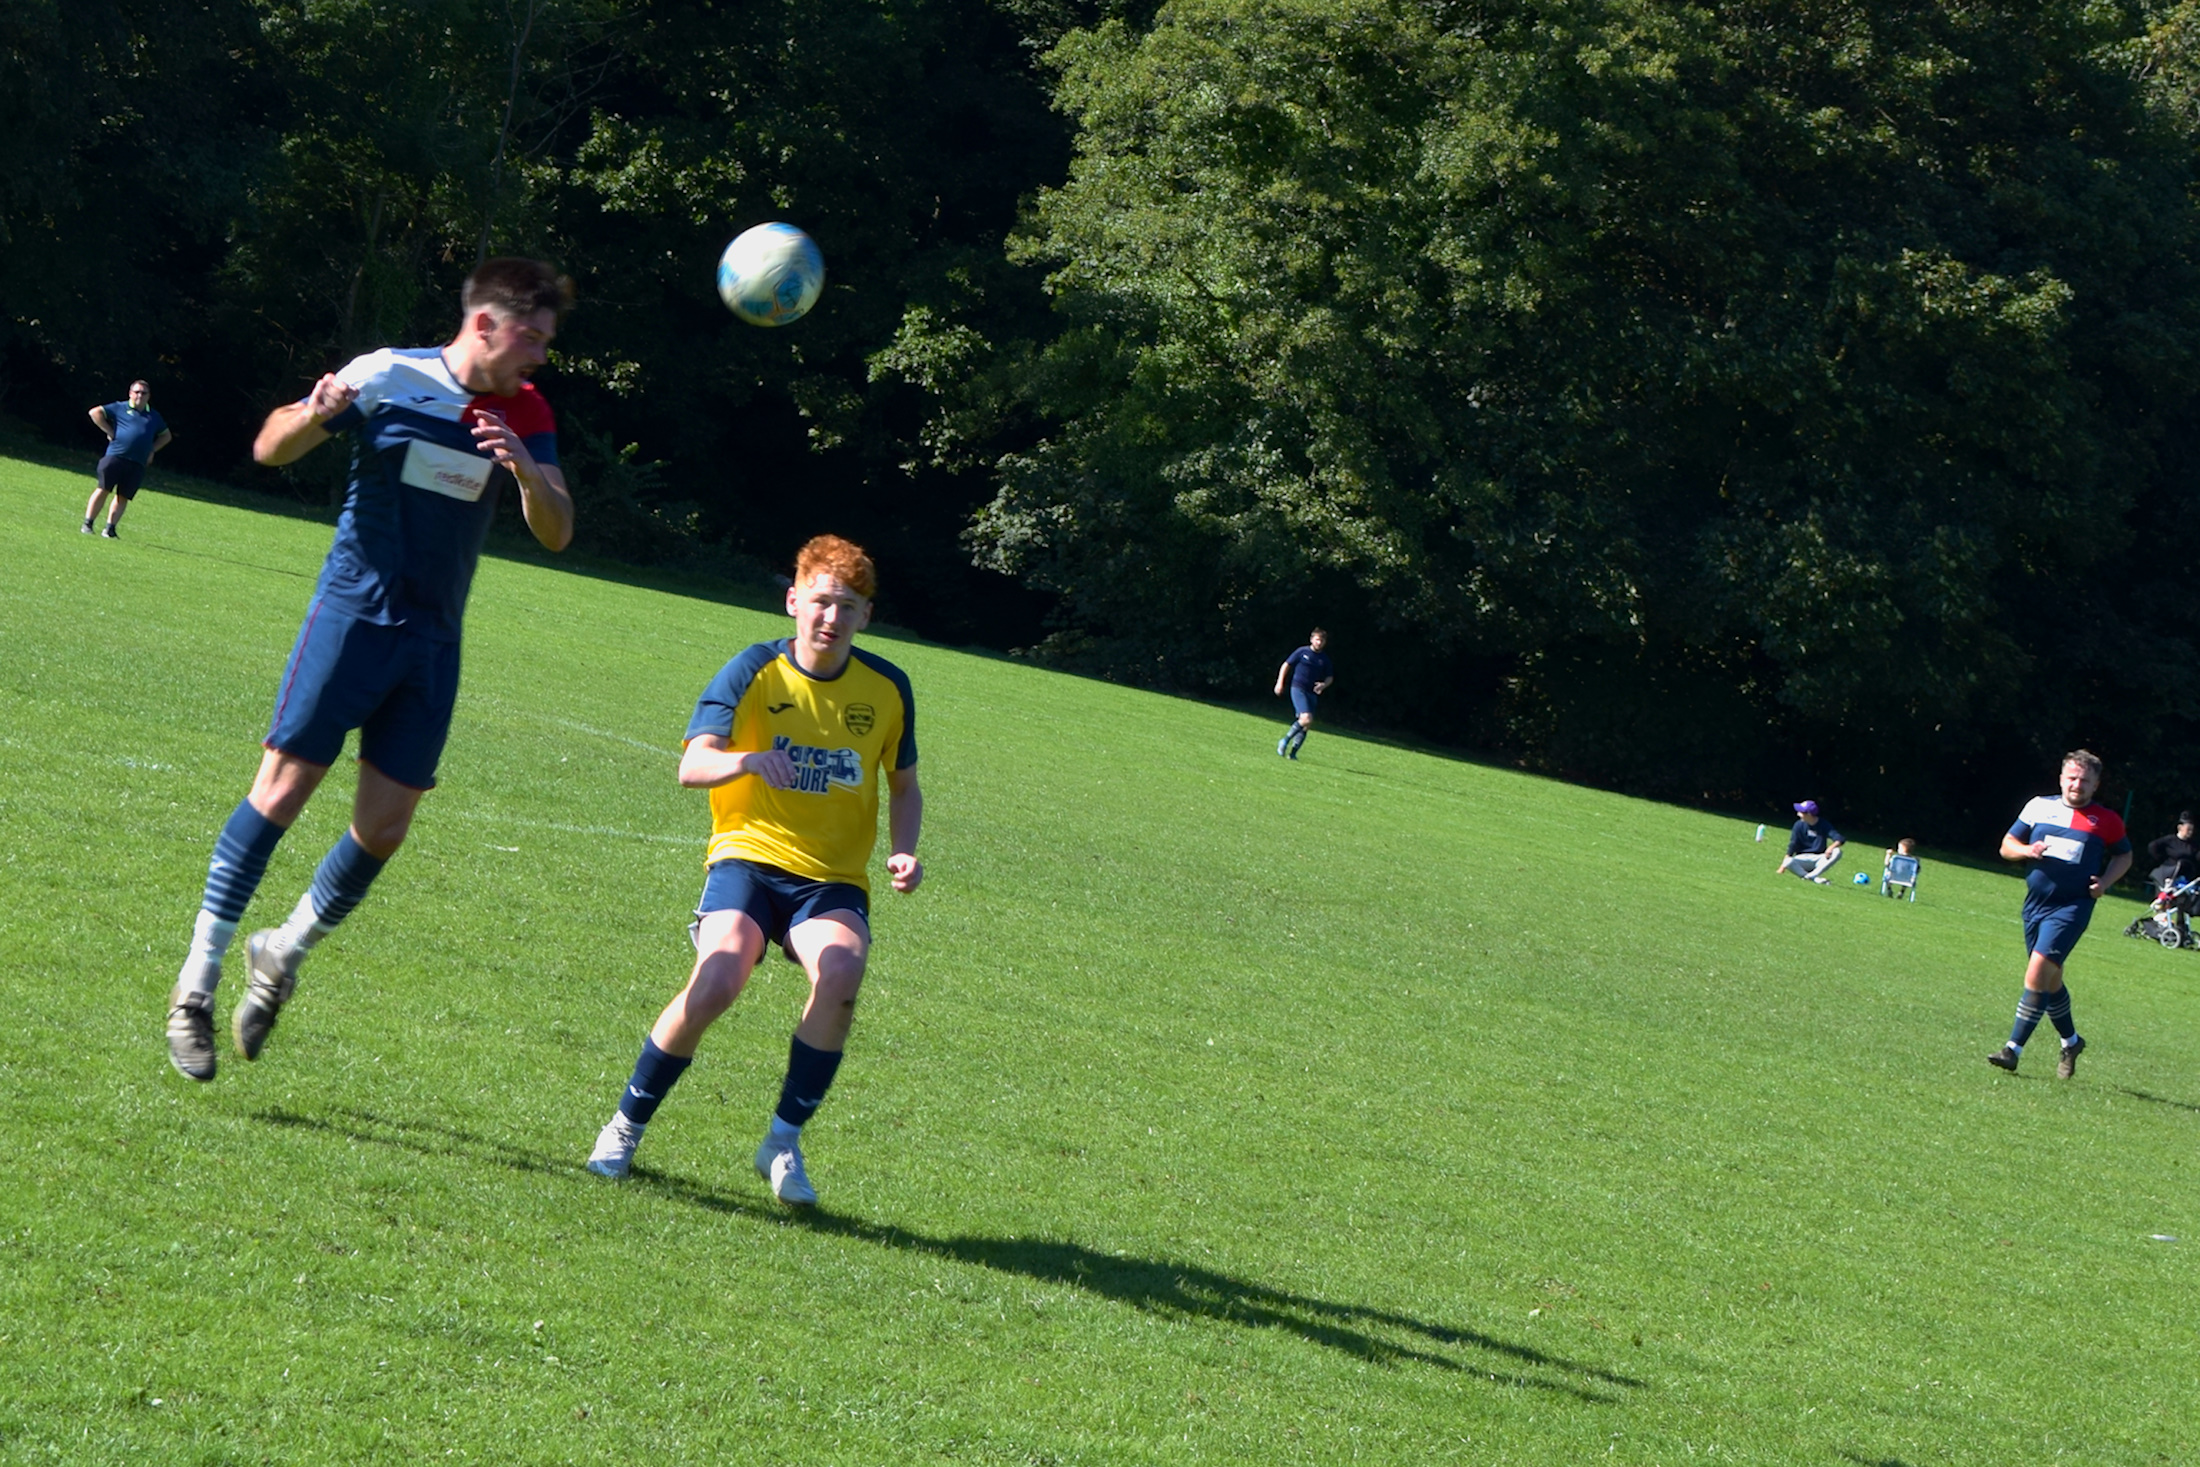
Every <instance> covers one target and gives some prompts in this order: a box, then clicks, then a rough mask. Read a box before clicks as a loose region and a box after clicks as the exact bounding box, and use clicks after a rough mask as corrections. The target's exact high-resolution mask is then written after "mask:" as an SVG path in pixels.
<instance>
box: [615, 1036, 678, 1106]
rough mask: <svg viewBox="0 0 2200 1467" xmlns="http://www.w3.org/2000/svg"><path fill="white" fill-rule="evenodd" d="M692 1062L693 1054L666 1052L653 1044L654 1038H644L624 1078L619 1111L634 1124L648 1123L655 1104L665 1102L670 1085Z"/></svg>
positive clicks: (676, 1081) (669, 1092)
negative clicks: (635, 1058)
mask: <svg viewBox="0 0 2200 1467" xmlns="http://www.w3.org/2000/svg"><path fill="white" fill-rule="evenodd" d="M694 1063H695V1059H694V1056H692V1055H690V1056H688V1057H686V1058H684V1059H683V1058H682V1057H681V1056H679V1055H676V1054H666V1053H665V1052H664V1051H663V1050H661V1049H659V1048H658V1047H657V1041H656V1040H654V1039H649V1038H644V1039H643V1040H642V1055H641V1058H640V1059H637V1060H636V1061H634V1074H633V1075H632V1077H630V1078H629V1079H628V1080H627V1082H626V1093H625V1094H624V1095H621V1096H620V1097H619V1114H621V1115H623V1116H625V1117H626V1118H627V1119H628V1120H630V1121H632V1122H633V1123H634V1124H635V1125H637V1126H646V1125H648V1124H649V1122H650V1118H651V1117H653V1116H655V1115H656V1114H657V1107H658V1106H660V1105H663V1104H664V1103H665V1097H666V1096H667V1095H669V1094H671V1093H672V1087H673V1086H674V1085H676V1084H678V1083H679V1080H680V1077H681V1076H682V1075H684V1074H686V1073H687V1067H688V1066H689V1065H691V1064H694Z"/></svg>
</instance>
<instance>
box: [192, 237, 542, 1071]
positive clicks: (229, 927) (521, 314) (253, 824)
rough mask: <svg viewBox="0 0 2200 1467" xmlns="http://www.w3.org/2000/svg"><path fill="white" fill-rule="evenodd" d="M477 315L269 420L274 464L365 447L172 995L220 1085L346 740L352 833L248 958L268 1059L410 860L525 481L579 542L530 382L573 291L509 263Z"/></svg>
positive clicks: (355, 368)
mask: <svg viewBox="0 0 2200 1467" xmlns="http://www.w3.org/2000/svg"><path fill="white" fill-rule="evenodd" d="M462 299H463V306H464V318H463V320H462V321H461V322H460V325H459V329H458V334H457V335H456V336H455V337H454V338H452V340H451V341H450V343H449V344H448V345H446V346H442V347H432V346H431V347H424V348H419V349H409V350H398V349H385V350H382V351H376V352H369V353H368V354H367V355H365V356H363V357H359V358H357V359H355V360H354V361H352V362H351V363H350V364H349V365H347V366H345V367H344V368H343V370H341V371H339V372H332V373H330V374H328V375H327V376H324V377H323V378H321V380H320V381H318V382H316V383H314V385H313V390H312V391H311V392H310V393H308V394H307V395H306V396H305V398H304V399H302V400H301V401H299V402H296V403H292V404H290V405H288V406H285V407H279V408H277V409H276V410H275V411H274V412H272V413H270V414H268V417H267V421H266V423H265V424H263V425H262V426H261V428H260V432H259V436H258V437H257V438H256V439H255V440H254V441H253V445H252V456H253V457H254V458H255V459H257V460H258V461H259V462H261V463H263V464H271V465H273V464H287V463H292V462H295V461H296V460H298V459H299V458H301V457H303V456H304V455H306V454H307V453H310V452H312V451H313V450H314V449H315V448H318V447H319V446H320V445H321V444H323V443H325V442H327V441H328V439H329V438H330V437H331V436H332V435H334V434H337V433H350V434H351V435H352V461H351V479H350V487H349V490H348V492H347V494H346V496H345V499H344V512H343V516H342V518H340V519H339V520H338V521H337V525H336V540H335V543H334V544H333V545H332V546H330V548H329V553H328V560H327V561H326V563H324V564H323V566H322V568H321V580H320V584H319V585H318V587H316V589H315V591H314V594H313V600H312V601H311V603H310V604H309V605H308V606H307V608H306V616H305V622H304V624H303V625H302V626H301V627H300V628H299V629H298V639H297V643H296V645H295V646H294V647H293V648H292V649H291V654H290V664H289V666H288V667H287V668H285V669H284V672H283V677H282V682H281V684H280V686H279V688H278V689H277V692H276V698H275V714H274V718H273V720H272V721H271V724H270V727H269V729H268V733H267V737H266V739H265V740H264V741H263V747H264V748H265V751H266V752H265V753H264V754H263V755H262V757H261V759H260V771H259V775H258V777H257V778H256V779H254V781H253V783H252V792H251V793H250V794H249V795H248V796H246V798H245V799H244V801H243V802H242V803H241V804H239V805H238V806H237V808H236V810H235V811H233V812H232V813H231V814H230V817H229V820H228V823H227V824H226V825H224V826H223V828H222V831H221V834H220V836H219V838H217V840H216V841H215V844H214V856H213V860H212V861H211V862H210V863H209V865H208V868H207V876H206V895H205V898H204V900H203V902H202V903H201V906H200V911H199V914H198V920H197V923H196V925H195V926H194V928H193V930H192V936H191V951H190V955H189V956H188V957H186V958H185V959H184V964H183V971H182V972H181V973H180V974H178V975H177V979H176V986H175V990H174V992H173V993H172V994H171V995H170V997H169V1001H168V1058H169V1062H170V1063H172V1064H173V1065H174V1066H175V1067H176V1069H177V1070H178V1071H180V1072H181V1073H182V1074H184V1075H187V1076H189V1077H190V1078H191V1079H194V1080H211V1079H213V1078H214V1069H215V1059H214V1031H213V1011H214V987H215V985H216V984H217V983H218V982H220V981H221V969H222V959H223V956H224V955H225V954H226V953H227V952H228V949H229V944H230V940H231V938H232V937H233V936H234V935H235V933H236V930H237V923H238V921H239V920H240V919H241V918H242V917H243V915H244V908H245V904H246V902H248V901H249V900H250V899H251V897H252V894H253V892H254V891H255V890H256V889H257V888H258V886H259V884H260V877H261V875H262V874H263V873H264V872H265V871H266V869H267V861H268V857H269V856H270V855H272V854H273V853H274V850H275V845H276V843H277V842H278V841H280V840H281V839H282V836H283V832H284V831H286V830H288V829H289V828H290V826H291V824H292V822H294V821H295V820H296V819H297V818H298V816H299V814H300V812H302V811H303V810H304V809H305V806H306V801H307V800H308V799H310V798H311V797H312V795H313V792H314V790H315V789H316V788H318V787H319V786H320V783H321V780H322V777H323V776H325V775H326V774H327V773H328V770H329V766H330V765H331V764H333V763H334V762H335V761H336V757H337V755H338V754H340V753H341V752H342V751H343V747H344V737H345V735H346V734H348V733H349V732H350V731H351V730H353V729H357V730H359V788H358V793H357V795H356V797H355V798H354V800H353V802H352V813H351V825H350V827H349V828H348V829H347V830H346V831H345V832H344V834H343V836H342V837H341V838H340V839H339V840H338V841H337V842H336V845H335V846H334V847H333V848H332V849H331V850H330V851H329V853H328V855H327V856H326V857H325V858H324V859H323V860H322V862H321V865H320V869H319V870H318V871H317V872H316V873H315V874H314V878H313V885H312V888H311V889H310V890H309V891H307V893H306V894H305V895H304V896H303V897H301V898H300V899H299V902H298V905H297V907H296V908H295V909H294V910H293V911H292V912H291V914H290V917H289V919H288V920H287V921H285V922H284V923H283V924H282V925H281V926H280V927H278V928H274V929H270V930H268V931H264V932H256V933H254V934H253V935H252V938H251V940H250V942H249V943H248V944H247V961H248V965H249V967H250V970H251V971H250V981H249V984H248V987H247V991H246V993H245V995H244V997H243V998H241V999H239V1000H238V1002H237V1007H236V1011H235V1013H234V1015H233V1017H232V1023H231V1032H232V1034H233V1035H234V1037H235V1040H236V1045H237V1051H238V1053H240V1054H242V1055H243V1056H244V1057H245V1058H246V1059H257V1058H258V1057H259V1054H260V1048H261V1046H262V1045H264V1044H265V1043H266V1042H267V1036H268V1033H269V1031H271V1030H272V1029H273V1028H274V1026H275V1019H276V1016H277V1014H279V1013H280V1012H281V1010H282V1006H283V1004H284V1003H285V1002H286V1001H288V999H289V998H290V994H291V990H292V988H293V986H294V985H295V984H296V982H297V976H298V966H299V963H300V961H301V960H302V959H303V958H304V956H305V954H306V953H307V952H308V951H310V950H311V949H312V947H313V945H314V944H315V943H317V942H318V941H320V939H321V938H323V937H325V936H326V935H327V934H328V933H329V932H330V931H331V930H332V929H333V928H334V927H335V926H336V924H337V923H339V922H341V921H342V920H343V919H344V917H345V916H346V915H348V914H349V913H350V911H351V909H352V908H353V907H355V906H357V905H358V904H359V900H360V898H361V897H363V896H365V895H366V892H367V887H368V885H369V883H371V882H372V881H373V880H374V878H375V876H376V875H377V874H378V873H379V872H380V871H381V869H382V866H383V863H384V862H386V861H388V860H389V858H390V857H391V856H393V855H395V854H396V853H397V848H398V846H399V845H400V844H401V843H402V842H403V841H404V839H405V834H406V832H407V830H409V829H410V828H411V825H412V818H413V812H414V810H415V808H416V807H417V806H418V805H419V803H420V797H421V796H422V795H423V794H425V793H426V792H427V791H428V790H429V789H431V788H433V787H434V785H435V771H436V765H437V763H438V761H439V760H440V759H441V757H442V753H443V741H444V738H445V736H446V735H447V734H448V733H449V732H450V726H451V708H452V704H453V703H454V701H455V700H456V698H457V695H458V647H459V628H460V622H461V618H462V617H463V615H464V612H465V608H466V593H467V591H468V589H469V588H470V587H471V585H472V584H473V576H474V565H475V562H476V561H477V560H479V559H480V556H481V544H482V540H483V539H484V537H486V536H487V534H488V531H489V523H490V521H491V520H492V519H493V518H494V517H495V514H496V505H497V499H498V496H499V494H500V493H501V491H502V489H503V487H504V485H505V484H506V483H513V484H516V485H517V486H518V489H519V495H520V507H521V510H522V512H523V513H524V515H525V516H526V520H527V527H528V528H529V529H530V530H532V531H533V532H534V534H535V538H536V539H538V540H540V541H541V542H542V543H543V544H544V545H545V546H547V547H548V548H549V549H551V550H563V549H564V548H565V547H566V545H567V544H568V543H570V542H571V540H572V538H573V499H572V496H571V495H570V494H569V493H567V492H566V486H565V478H564V475H563V474H562V473H560V472H559V469H558V450H557V441H558V440H557V425H556V422H555V420H554V419H553V418H552V417H551V414H550V407H549V404H548V403H547V402H545V401H544V400H543V398H542V394H540V393H539V392H537V391H536V390H535V388H534V385H533V384H532V383H530V382H529V381H528V380H527V379H528V377H529V376H531V375H532V374H533V373H534V371H535V369H536V368H538V367H540V366H541V365H542V364H543V362H544V361H545V360H546V359H547V351H548V346H549V343H550V338H551V337H552V336H553V335H555V334H556V332H557V328H558V318H559V317H560V316H561V315H562V314H563V313H564V311H565V310H566V308H567V307H569V306H570V305H571V304H572V283H571V282H570V281H568V280H566V279H565V278H564V277H563V276H561V275H559V274H558V272H557V271H556V270H555V269H554V268H553V267H551V266H549V265H546V264H544V263H543V262H541V261H539V260H519V259H494V260H489V261H486V262H484V263H483V264H482V265H481V266H480V267H479V268H477V269H476V270H475V271H474V273H473V274H472V275H470V276H468V277H467V280H466V286H465V291H464V295H463V298H462Z"/></svg>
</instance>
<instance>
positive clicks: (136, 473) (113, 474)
mask: <svg viewBox="0 0 2200 1467" xmlns="http://www.w3.org/2000/svg"><path fill="white" fill-rule="evenodd" d="M78 461H79V462H82V460H78ZM93 472H94V473H96V474H97V475H98V476H99V487H100V488H102V489H111V490H113V491H114V492H115V495H116V497H118V498H120V499H122V500H125V501H128V500H132V499H135V498H137V492H138V486H139V485H140V484H143V483H144V482H145V465H143V464H141V463H139V462H138V461H137V460H136V459H134V458H124V457H122V456H121V455H120V454H113V453H110V454H108V455H107V456H106V457H105V458H103V459H101V460H100V461H99V467H98V468H97V469H95V470H94V471H93Z"/></svg>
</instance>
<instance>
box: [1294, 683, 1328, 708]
mask: <svg viewBox="0 0 2200 1467" xmlns="http://www.w3.org/2000/svg"><path fill="white" fill-rule="evenodd" d="M1321 697H1322V695H1321V694H1319V693H1317V692H1315V691H1314V690H1313V689H1312V688H1302V687H1300V686H1299V685H1298V684H1297V683H1293V684H1292V685H1291V706H1292V707H1293V708H1296V709H1297V710H1298V711H1299V712H1301V713H1304V714H1308V715H1310V716H1311V715H1312V713H1313V712H1314V705H1315V704H1316V703H1319V702H1320V701H1321Z"/></svg>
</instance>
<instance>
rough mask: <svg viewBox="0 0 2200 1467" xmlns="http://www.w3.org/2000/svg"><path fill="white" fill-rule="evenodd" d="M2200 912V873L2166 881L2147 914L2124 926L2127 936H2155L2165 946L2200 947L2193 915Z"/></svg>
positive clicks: (2155, 939) (2153, 937)
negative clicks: (2180, 879) (2194, 934)
mask: <svg viewBox="0 0 2200 1467" xmlns="http://www.w3.org/2000/svg"><path fill="white" fill-rule="evenodd" d="M2195 913H2200V876H2192V877H2187V878H2186V879H2185V880H2183V881H2165V882H2163V883H2162V889H2161V890H2160V891H2159V892H2157V893H2156V894H2155V897H2154V902H2153V904H2152V905H2151V906H2149V907H2148V908H2147V911H2146V915H2145V916H2143V917H2141V918H2140V919H2139V920H2138V921H2136V922H2134V923H2132V924H2131V925H2130V926H2129V927H2126V928H2125V929H2124V936H2126V937H2146V938H2152V939H2153V940H2154V941H2156V942H2158V943H2160V944H2161V945H2162V946H2164V947H2168V948H2179V947H2200V938H2196V937H2194V936H2193V935H2192V924H2191V921H2190V918H2191V917H2192V916H2193V915H2194V914H2195Z"/></svg>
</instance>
